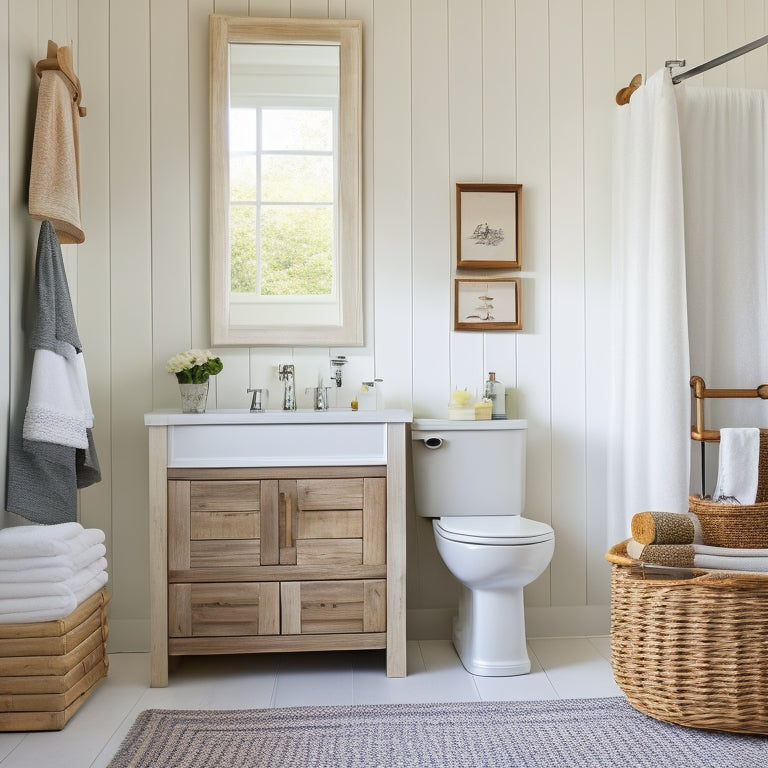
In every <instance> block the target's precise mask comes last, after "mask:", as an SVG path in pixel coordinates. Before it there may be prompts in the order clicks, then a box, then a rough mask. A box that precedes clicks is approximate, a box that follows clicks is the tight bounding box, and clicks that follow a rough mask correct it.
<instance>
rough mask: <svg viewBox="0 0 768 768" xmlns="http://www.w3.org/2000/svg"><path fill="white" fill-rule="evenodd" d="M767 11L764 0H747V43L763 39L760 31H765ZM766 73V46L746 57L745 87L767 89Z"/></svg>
mask: <svg viewBox="0 0 768 768" xmlns="http://www.w3.org/2000/svg"><path fill="white" fill-rule="evenodd" d="M765 9H766V4H765V2H764V0H745V9H744V29H745V35H744V37H745V40H746V42H749V41H751V40H757V39H758V38H759V37H762V35H761V34H760V32H759V30H761V29H762V30H765V12H766V10H765ZM739 44H740V43H737V45H739ZM766 72H768V46H765V45H764V46H763V47H762V48H758V49H757V50H755V51H751V52H750V53H749V54H748V55H746V56H745V57H744V85H745V87H747V88H766V87H767V84H768V80H766Z"/></svg>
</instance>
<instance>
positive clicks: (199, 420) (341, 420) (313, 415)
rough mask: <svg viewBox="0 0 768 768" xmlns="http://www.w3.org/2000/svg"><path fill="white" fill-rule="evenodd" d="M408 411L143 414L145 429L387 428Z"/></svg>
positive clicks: (402, 419)
mask: <svg viewBox="0 0 768 768" xmlns="http://www.w3.org/2000/svg"><path fill="white" fill-rule="evenodd" d="M411 421H413V413H412V412H411V411H406V410H400V409H395V408H383V409H381V410H376V411H353V410H352V409H351V408H330V409H329V410H327V411H315V410H313V409H311V408H306V409H304V408H302V409H298V410H295V411H281V410H270V411H264V412H263V413H252V412H251V411H249V410H248V409H245V408H220V409H211V410H208V411H206V412H205V413H182V412H181V411H180V410H179V409H178V408H169V409H163V410H157V411H152V412H151V413H145V414H144V424H145V425H146V426H148V427H165V426H192V425H199V426H202V425H207V424H388V423H410V422H411Z"/></svg>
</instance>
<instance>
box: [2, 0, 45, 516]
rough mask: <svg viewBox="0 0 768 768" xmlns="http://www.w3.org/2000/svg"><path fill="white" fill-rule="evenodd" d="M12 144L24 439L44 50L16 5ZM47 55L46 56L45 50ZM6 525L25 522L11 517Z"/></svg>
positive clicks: (16, 408) (15, 431)
mask: <svg viewBox="0 0 768 768" xmlns="http://www.w3.org/2000/svg"><path fill="white" fill-rule="evenodd" d="M8 29H9V30H12V33H11V34H10V35H9V39H8V48H7V51H8V54H7V55H8V62H7V63H8V69H7V83H6V86H7V97H8V112H7V114H8V118H9V124H8V142H7V144H6V145H5V151H7V157H6V161H7V166H6V167H7V171H8V180H9V186H8V187H7V190H8V209H9V229H8V243H7V245H8V255H9V262H10V263H9V265H8V282H9V288H10V298H9V303H8V312H9V346H10V355H9V359H10V416H9V422H10V426H9V433H10V434H11V435H13V436H14V439H15V437H17V436H19V435H20V434H21V424H22V420H23V418H24V409H25V408H26V405H27V396H28V395H29V375H30V371H31V365H32V357H31V353H30V352H29V349H28V347H27V343H26V336H25V333H26V329H27V328H28V327H29V322H31V316H30V313H31V309H32V293H31V290H30V289H31V286H32V280H33V275H34V267H35V249H36V246H37V232H38V229H39V224H38V223H37V222H33V221H32V220H31V219H30V218H29V210H28V207H27V189H28V184H29V162H30V158H31V156H32V133H33V130H34V120H35V110H36V107H37V77H36V75H35V71H34V67H35V63H36V62H37V61H38V60H39V59H40V49H39V45H38V39H39V38H38V13H37V5H36V4H35V3H26V2H18V0H10V3H9V5H8ZM43 53H45V50H43ZM5 521H6V522H7V523H9V524H15V523H18V522H19V521H20V519H19V518H17V517H16V516H15V515H6V517H5Z"/></svg>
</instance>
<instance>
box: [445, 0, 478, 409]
mask: <svg viewBox="0 0 768 768" xmlns="http://www.w3.org/2000/svg"><path fill="white" fill-rule="evenodd" d="M482 7H483V4H482V0H468V1H467V0H449V2H448V86H449V92H448V104H449V136H450V159H449V162H450V175H451V182H452V183H454V184H455V182H478V181H483V120H482V115H483V100H484V98H485V89H484V84H483V75H482V72H483V26H482ZM451 206H452V207H451V220H452V222H453V225H452V227H451V243H452V246H451V253H450V259H451V264H452V269H453V272H454V277H482V276H483V274H482V273H479V274H478V273H477V272H474V273H473V274H471V275H467V274H464V273H462V274H460V275H459V274H456V269H455V267H456V224H455V222H456V203H455V195H452V196H451ZM451 294H452V295H453V286H451ZM454 309H455V308H454V306H453V303H452V304H451V317H450V319H449V323H450V325H449V327H450V328H453V317H454V314H453V313H454ZM450 341H451V382H452V385H451V388H461V389H463V388H464V387H469V389H470V391H472V392H475V393H476V394H477V395H478V396H480V395H481V394H482V390H481V389H480V388H481V387H482V384H483V362H484V361H483V334H482V332H479V331H452V332H451V335H450Z"/></svg>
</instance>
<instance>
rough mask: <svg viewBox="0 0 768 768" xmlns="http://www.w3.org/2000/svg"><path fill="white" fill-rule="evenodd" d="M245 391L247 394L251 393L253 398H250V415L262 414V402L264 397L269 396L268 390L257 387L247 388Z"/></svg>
mask: <svg viewBox="0 0 768 768" xmlns="http://www.w3.org/2000/svg"><path fill="white" fill-rule="evenodd" d="M246 391H247V392H249V393H250V392H253V397H252V398H251V413H264V400H265V397H266V396H268V395H269V390H268V389H263V388H262V387H259V388H258V389H250V388H248V389H247V390H246Z"/></svg>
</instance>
